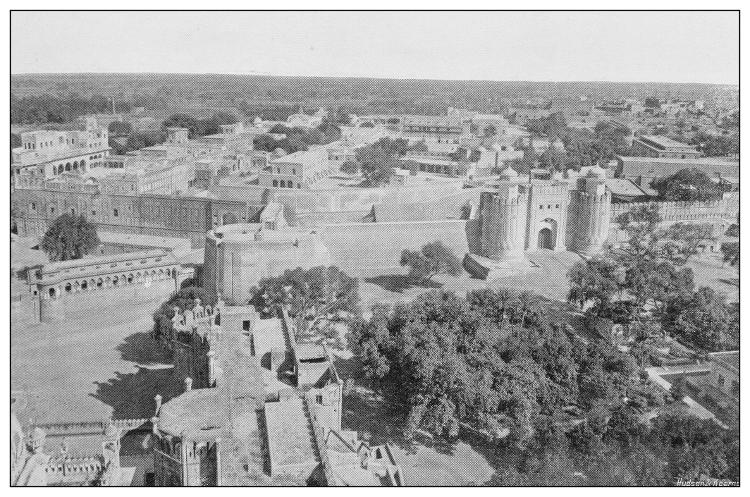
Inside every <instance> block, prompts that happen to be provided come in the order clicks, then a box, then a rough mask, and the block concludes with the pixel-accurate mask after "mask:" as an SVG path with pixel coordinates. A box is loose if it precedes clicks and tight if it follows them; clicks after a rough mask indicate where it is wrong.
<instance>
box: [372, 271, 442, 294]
mask: <svg viewBox="0 0 750 497" xmlns="http://www.w3.org/2000/svg"><path fill="white" fill-rule="evenodd" d="M365 281H366V282H367V283H372V284H373V285H378V286H379V287H381V288H382V289H384V290H388V291H389V292H395V293H404V290H408V289H410V288H426V289H429V288H441V287H442V286H443V285H442V284H441V283H437V282H435V281H425V282H421V283H418V282H415V281H414V279H412V278H410V277H409V276H408V275H405V274H383V275H380V276H373V277H371V278H365Z"/></svg>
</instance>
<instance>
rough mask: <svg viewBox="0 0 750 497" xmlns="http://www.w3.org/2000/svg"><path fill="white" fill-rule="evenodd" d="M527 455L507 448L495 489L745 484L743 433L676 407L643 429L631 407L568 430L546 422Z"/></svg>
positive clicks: (494, 480) (499, 453) (501, 456)
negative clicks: (741, 475)
mask: <svg viewBox="0 0 750 497" xmlns="http://www.w3.org/2000/svg"><path fill="white" fill-rule="evenodd" d="M536 426H537V427H538V428H537V432H536V433H535V436H534V437H533V439H532V442H531V443H529V447H528V448H527V449H526V450H524V451H518V450H512V449H508V448H501V449H500V450H497V451H496V453H495V458H496V459H495V460H496V464H497V466H499V468H500V469H499V470H498V471H497V472H496V474H495V476H494V477H493V478H492V480H490V481H489V482H488V483H489V484H491V485H534V486H547V485H550V486H553V485H557V486H559V485H590V486H670V485H674V484H675V482H677V481H678V480H679V479H683V480H689V481H701V480H706V479H725V480H730V481H735V482H739V431H738V428H737V427H732V428H730V429H729V430H724V429H722V428H721V427H719V426H718V425H717V424H716V423H715V422H713V421H712V420H708V419H705V420H704V419H699V418H697V417H695V416H692V415H690V414H688V413H687V412H686V411H685V410H684V408H681V407H679V406H678V405H674V407H671V406H670V408H668V409H667V410H666V412H664V413H662V414H660V415H658V416H657V417H656V418H654V419H653V421H652V422H651V423H650V424H646V423H644V422H643V421H642V420H641V418H640V417H639V415H638V413H637V412H635V411H634V410H633V409H631V408H630V407H629V406H627V405H625V406H621V407H619V408H616V409H615V410H614V411H612V412H611V413H610V414H604V413H591V414H589V415H587V416H586V417H585V419H584V420H583V422H581V423H579V424H578V425H576V426H575V427H574V428H572V429H570V428H567V427H565V426H562V425H560V424H559V423H558V424H556V423H555V421H554V420H552V419H549V418H545V417H540V419H539V421H538V422H537V424H536Z"/></svg>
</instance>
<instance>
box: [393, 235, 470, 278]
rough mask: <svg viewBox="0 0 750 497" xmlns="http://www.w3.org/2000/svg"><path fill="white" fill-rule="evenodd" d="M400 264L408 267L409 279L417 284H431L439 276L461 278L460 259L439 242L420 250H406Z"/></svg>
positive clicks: (429, 244)
mask: <svg viewBox="0 0 750 497" xmlns="http://www.w3.org/2000/svg"><path fill="white" fill-rule="evenodd" d="M399 264H401V266H408V268H409V278H410V279H411V280H412V281H414V282H417V283H426V282H430V281H432V278H434V277H435V276H437V275H438V274H449V275H451V276H459V275H460V274H461V272H462V269H461V268H462V266H461V261H460V260H459V258H458V257H456V254H454V253H453V251H452V250H451V249H449V248H448V247H446V246H445V245H444V244H443V242H441V241H439V240H436V241H434V242H431V243H428V244H426V245H423V246H422V248H421V249H419V250H408V249H404V250H403V251H402V252H401V259H400V261H399Z"/></svg>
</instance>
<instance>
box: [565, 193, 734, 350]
mask: <svg viewBox="0 0 750 497" xmlns="http://www.w3.org/2000/svg"><path fill="white" fill-rule="evenodd" d="M617 221H618V223H619V224H620V229H623V230H625V231H626V232H627V233H628V235H629V238H628V241H627V242H626V243H625V244H624V245H623V246H622V247H619V248H618V249H616V250H609V251H607V252H606V253H605V254H603V255H601V256H596V257H592V258H590V259H588V260H586V261H581V262H578V263H577V264H575V265H574V266H573V267H572V268H571V270H570V271H569V273H568V279H569V281H570V285H571V287H570V291H569V293H568V300H569V301H570V302H572V303H575V304H577V305H578V306H580V307H581V308H582V309H585V310H586V314H587V315H588V316H595V317H600V318H606V319H611V320H613V321H615V322H621V323H626V324H628V325H629V326H630V327H631V329H632V330H635V331H637V333H635V339H636V342H635V344H634V345H633V347H632V350H633V351H634V353H635V354H636V355H638V356H639V359H645V357H643V356H644V355H645V356H648V355H649V352H648V350H649V347H650V346H653V345H654V339H658V338H659V336H662V335H663V334H665V333H667V334H670V335H671V336H674V337H676V338H679V339H681V340H683V341H684V342H687V343H689V344H692V345H693V346H695V347H697V348H699V349H702V350H708V351H715V350H725V349H733V348H736V347H737V345H738V340H739V327H738V326H736V325H735V320H734V319H733V312H732V308H731V306H729V304H727V302H726V300H725V297H724V296H723V295H720V294H718V293H717V292H715V291H713V290H712V289H710V288H707V287H699V288H697V289H696V288H695V282H694V278H693V271H692V270H691V269H690V268H689V267H686V263H687V262H688V261H689V259H690V257H692V256H693V255H694V254H695V253H696V252H697V250H698V242H700V241H701V240H704V239H705V238H708V236H707V235H708V234H709V233H710V227H709V226H706V225H687V224H681V223H677V224H675V225H672V226H670V227H669V228H667V229H660V228H659V223H660V222H661V217H660V216H659V213H658V210H657V208H656V207H655V206H647V207H639V208H636V209H633V210H631V211H630V212H627V213H625V214H622V215H621V216H619V217H618V219H617Z"/></svg>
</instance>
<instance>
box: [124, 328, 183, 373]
mask: <svg viewBox="0 0 750 497" xmlns="http://www.w3.org/2000/svg"><path fill="white" fill-rule="evenodd" d="M117 351H118V352H119V353H120V355H121V356H122V358H123V360H125V361H130V362H135V363H136V364H140V365H152V364H171V362H172V358H171V354H170V353H169V351H167V350H165V349H164V348H163V347H162V346H161V345H160V344H159V342H157V341H156V340H154V339H153V338H152V337H151V334H150V333H148V332H145V331H142V332H139V333H133V334H132V335H130V336H127V337H125V339H124V340H123V342H122V343H121V344H120V345H118V346H117Z"/></svg>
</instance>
